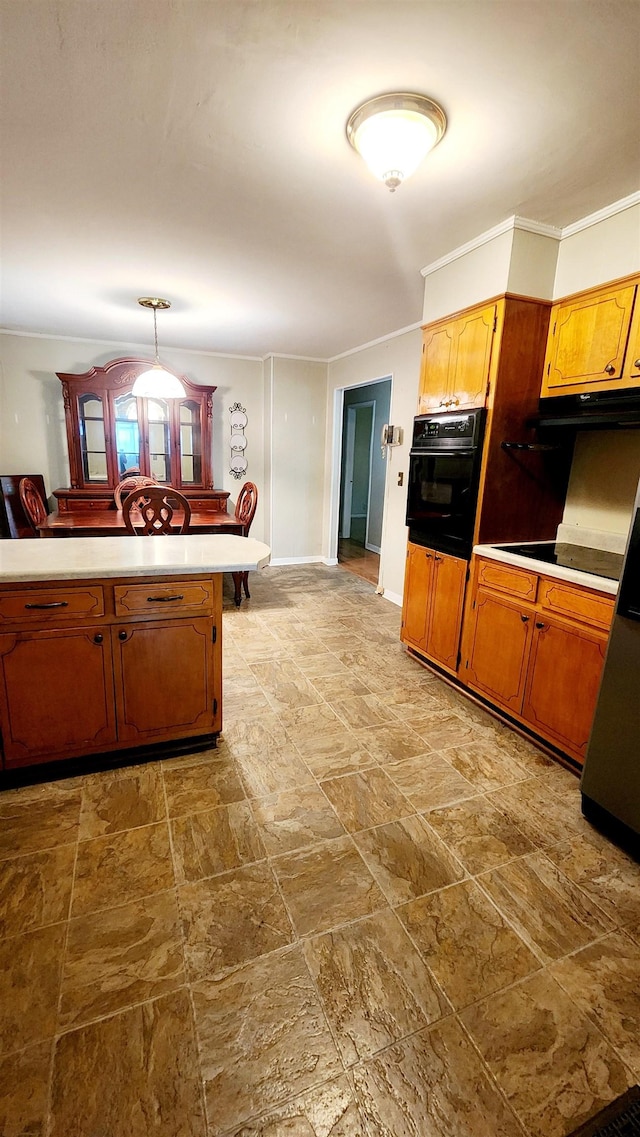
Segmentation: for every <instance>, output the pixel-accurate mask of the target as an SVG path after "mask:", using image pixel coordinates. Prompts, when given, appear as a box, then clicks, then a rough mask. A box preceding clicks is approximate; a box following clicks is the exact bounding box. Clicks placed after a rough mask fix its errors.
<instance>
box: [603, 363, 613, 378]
mask: <svg viewBox="0 0 640 1137" xmlns="http://www.w3.org/2000/svg"><path fill="white" fill-rule="evenodd" d="M605 371H606V373H607V375H613V373H614V371H615V367H614V366H613V363H607V366H606V367H605Z"/></svg>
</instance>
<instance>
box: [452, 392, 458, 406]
mask: <svg viewBox="0 0 640 1137" xmlns="http://www.w3.org/2000/svg"><path fill="white" fill-rule="evenodd" d="M459 403H460V399H459V398H458V396H457V395H455V396H454V398H453V399H452V400H451V406H453V407H457V406H458V405H459Z"/></svg>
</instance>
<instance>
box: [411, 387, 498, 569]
mask: <svg viewBox="0 0 640 1137" xmlns="http://www.w3.org/2000/svg"><path fill="white" fill-rule="evenodd" d="M485 421H486V410H485V408H484V407H479V408H477V409H476V410H470V411H454V412H448V413H446V414H437V415H419V416H418V418H416V419H414V424H413V442H412V446H411V453H410V457H409V489H408V495H407V518H406V521H407V525H408V526H409V540H410V541H413V542H414V543H415V544H417V545H426V546H428V547H429V548H431V549H437V550H439V551H440V552H443V553H451V554H452V555H453V556H456V557H463V558H464V559H465V560H468V559H469V558H470V556H471V549H472V545H473V528H474V523H475V517H476V507H477V503H478V485H479V481H480V463H481V460H482V443H483V439H484V428H485Z"/></svg>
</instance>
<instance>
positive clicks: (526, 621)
mask: <svg viewBox="0 0 640 1137" xmlns="http://www.w3.org/2000/svg"><path fill="white" fill-rule="evenodd" d="M520 619H521V620H522V623H523V624H527V623H528V622H529V617H528V616H523V615H522V614H521V615H520Z"/></svg>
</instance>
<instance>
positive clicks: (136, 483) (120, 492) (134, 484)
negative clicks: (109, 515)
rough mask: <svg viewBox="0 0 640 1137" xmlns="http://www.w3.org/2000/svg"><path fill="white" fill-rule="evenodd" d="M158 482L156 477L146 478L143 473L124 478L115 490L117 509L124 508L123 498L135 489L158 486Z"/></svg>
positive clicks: (114, 498) (114, 496)
mask: <svg viewBox="0 0 640 1137" xmlns="http://www.w3.org/2000/svg"><path fill="white" fill-rule="evenodd" d="M157 484H158V482H157V479H156V478H145V477H144V475H143V474H130V475H129V477H127V478H123V479H122V481H121V482H118V484H117V486H116V488H115V489H114V491H113V500H114V501H115V503H116V509H122V499H123V498H124V497H127V496H128V495H129V494H130V493H132V491H133V490H137V489H140V487H141V486H157Z"/></svg>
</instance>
